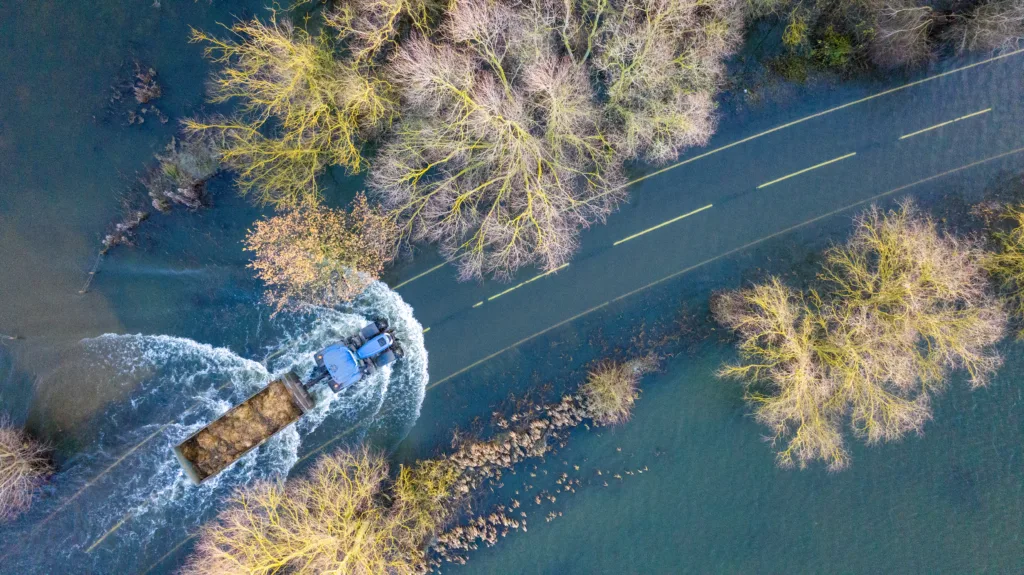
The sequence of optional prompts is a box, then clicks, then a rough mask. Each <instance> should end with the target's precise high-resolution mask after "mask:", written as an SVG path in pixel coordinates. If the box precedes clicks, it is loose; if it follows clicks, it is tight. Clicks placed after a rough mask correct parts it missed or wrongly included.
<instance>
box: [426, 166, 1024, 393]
mask: <svg viewBox="0 0 1024 575" xmlns="http://www.w3.org/2000/svg"><path fill="white" fill-rule="evenodd" d="M1021 152H1024V148H1017V149H1016V150H1010V151H1009V152H1003V153H1002V154H997V155H995V156H992V157H989V158H985V159H984V160H978V161H976V162H971V163H970V164H966V165H963V166H960V167H959V168H953V169H952V170H947V171H945V172H942V173H940V174H935V175H934V176H929V177H927V178H924V179H921V180H918V181H916V182H912V183H909V184H904V185H902V186H900V187H898V188H893V189H891V190H889V191H887V192H883V193H881V194H878V195H876V196H872V197H870V198H868V199H866V200H861V201H859V202H855V203H852V204H850V205H848V206H844V207H842V208H838V209H835V210H832V211H831V212H828V213H827V214H822V215H820V216H817V217H814V218H811V219H809V220H807V221H805V222H801V223H799V224H796V225H793V226H790V227H788V228H786V229H784V230H782V231H778V232H775V233H773V234H771V235H767V236H764V237H763V238H760V239H757V240H754V241H752V242H750V243H747V244H744V245H742V246H740V247H738V248H734V249H731V250H729V251H727V252H724V253H721V254H719V255H717V256H715V257H713V258H709V259H706V260H704V261H702V262H700V263H698V264H695V265H692V266H690V267H687V268H684V269H682V270H679V271H677V272H675V273H672V274H669V275H667V276H665V277H663V278H661V279H659V280H655V281H653V282H651V283H649V284H647V285H645V286H641V287H639V288H637V289H635V290H633V291H630V292H627V293H624V294H622V295H620V296H618V297H615V298H613V299H610V300H608V301H606V302H604V303H602V304H598V305H596V306H594V307H592V308H590V309H588V310H586V311H582V312H580V313H578V314H576V315H574V316H572V317H570V318H569V319H565V320H562V321H560V322H558V323H556V324H555V325H552V326H551V327H548V328H545V329H542V330H541V331H538V332H537V333H535V334H533V335H529V336H527V337H524V338H523V339H521V340H519V341H517V342H515V343H513V344H512V345H510V346H508V347H505V348H503V349H500V350H498V351H496V352H494V353H492V354H490V355H488V356H487V357H484V358H483V359H480V360H477V361H475V362H473V363H471V364H469V365H467V366H466V367H464V368H462V369H460V370H458V371H456V372H455V373H452V374H451V375H448V376H447V377H443V378H441V379H439V380H437V381H435V382H434V383H432V384H430V385H428V386H427V390H431V389H433V388H435V387H437V386H439V385H441V384H442V383H445V382H446V381H449V380H451V379H452V378H453V377H456V376H459V375H462V374H463V373H465V372H467V371H469V370H471V369H473V368H474V367H476V366H478V365H480V364H482V363H484V362H486V361H488V360H491V359H493V358H495V357H498V356H499V355H501V354H503V353H505V352H506V351H509V350H511V349H514V348H516V347H519V346H520V345H522V344H524V343H526V342H528V341H530V340H532V339H535V338H537V337H540V336H542V335H544V334H545V333H547V332H549V331H551V330H553V329H556V328H559V327H561V326H563V325H565V324H567V323H569V322H571V321H574V320H577V319H579V318H581V317H583V316H585V315H588V314H591V313H593V312H595V311H597V310H599V309H601V308H603V307H606V306H608V305H610V304H612V303H615V302H617V301H620V300H623V299H625V298H628V297H629V296H632V295H635V294H637V293H639V292H641V291H644V290H647V289H650V288H652V287H654V286H656V285H658V284H660V283H663V282H666V281H668V280H670V279H673V278H675V277H678V276H681V275H683V274H686V273H689V272H691V271H693V270H695V269H697V268H701V267H703V266H706V265H708V264H710V263H713V262H716V261H718V260H720V259H722V258H726V257H729V256H731V255H733V254H735V253H737V252H741V251H743V250H746V249H748V248H751V247H754V246H756V245H758V244H760V243H763V242H766V241H768V240H770V239H773V238H777V237H779V236H781V235H784V234H788V233H789V232H792V231H794V230H798V229H800V228H802V227H804V226H808V225H811V224H813V223H815V222H818V221H821V220H823V219H825V218H829V217H832V216H834V215H836V214H839V213H842V212H845V211H847V210H850V209H853V208H856V207H858V206H862V205H864V204H866V203H869V202H873V201H875V200H878V199H881V198H884V197H886V196H890V195H892V194H896V193H899V192H902V191H903V190H906V189H909V188H912V187H914V186H918V185H921V184H923V183H926V182H930V181H932V180H937V179H939V178H942V177H945V176H948V175H950V174H955V173H957V172H960V171H963V170H966V169H968V168H973V167H975V166H979V165H981V164H985V163H987V162H992V161H994V160H998V159H1000V158H1005V157H1006V156H1012V155H1014V154H1019V153H1021Z"/></svg>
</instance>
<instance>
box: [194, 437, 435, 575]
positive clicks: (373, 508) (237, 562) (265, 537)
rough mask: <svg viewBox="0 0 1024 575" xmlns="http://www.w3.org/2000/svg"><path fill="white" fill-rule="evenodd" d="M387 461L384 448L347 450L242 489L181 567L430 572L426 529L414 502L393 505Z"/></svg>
mask: <svg viewBox="0 0 1024 575" xmlns="http://www.w3.org/2000/svg"><path fill="white" fill-rule="evenodd" d="M388 469H389V467H388V463H387V460H386V459H385V458H384V457H383V456H382V455H381V454H379V453H375V452H372V451H369V450H367V449H365V448H364V449H356V450H352V451H348V450H341V451H338V452H336V453H334V454H332V455H330V456H327V457H323V458H321V459H320V460H319V461H318V462H317V464H316V466H315V467H314V468H313V470H312V472H310V473H309V475H307V476H305V477H301V478H297V479H292V480H290V481H288V482H286V483H274V482H264V483H259V484H256V485H253V486H250V487H244V488H242V489H240V490H238V491H237V492H236V493H235V494H234V495H233V496H232V497H231V498H230V499H229V501H228V504H227V507H226V508H225V509H224V510H223V511H221V513H220V514H219V515H218V517H217V519H216V521H214V522H213V523H212V524H209V525H207V526H206V527H204V528H203V530H202V533H201V534H200V537H199V543H198V545H197V547H196V551H195V554H194V555H193V556H192V557H191V558H190V560H189V562H188V563H187V564H186V565H185V567H184V569H183V570H182V573H185V574H195V575H200V574H202V575H234V574H238V575H243V574H244V575H271V574H275V573H295V574H299V573H307V574H320V573H344V574H347V575H381V574H384V573H387V574H390V575H412V574H416V573H422V572H424V571H425V564H426V563H425V562H426V559H425V555H424V546H425V543H426V536H427V534H426V533H425V532H424V531H423V529H422V527H421V526H420V524H419V523H418V521H419V515H418V513H417V512H416V510H415V509H413V507H414V506H412V505H405V504H399V503H397V502H396V503H395V504H392V505H387V500H388V486H389V481H390V480H389V476H388Z"/></svg>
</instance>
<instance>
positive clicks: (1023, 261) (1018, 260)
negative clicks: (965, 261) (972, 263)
mask: <svg viewBox="0 0 1024 575" xmlns="http://www.w3.org/2000/svg"><path fill="white" fill-rule="evenodd" d="M1002 216H1003V220H1004V221H1005V222H1008V223H1009V224H1010V228H1009V229H1008V230H1004V231H996V232H994V234H993V236H994V238H995V243H996V251H995V252H994V253H990V254H988V255H987V256H986V257H985V259H984V260H983V262H982V265H983V266H984V267H985V269H986V270H988V272H989V274H991V275H992V277H993V278H995V280H996V282H997V283H998V286H999V288H998V289H999V292H1000V294H1001V295H1002V296H1003V297H1004V298H1005V299H1006V301H1007V305H1008V307H1009V310H1010V313H1011V314H1012V315H1013V317H1014V319H1015V320H1016V321H1017V322H1018V323H1019V322H1021V321H1024V205H1015V206H1014V205H1011V206H1007V207H1006V208H1005V209H1004V211H1003V213H1002ZM1017 337H1018V338H1024V327H1021V328H1020V330H1019V331H1018V332H1017Z"/></svg>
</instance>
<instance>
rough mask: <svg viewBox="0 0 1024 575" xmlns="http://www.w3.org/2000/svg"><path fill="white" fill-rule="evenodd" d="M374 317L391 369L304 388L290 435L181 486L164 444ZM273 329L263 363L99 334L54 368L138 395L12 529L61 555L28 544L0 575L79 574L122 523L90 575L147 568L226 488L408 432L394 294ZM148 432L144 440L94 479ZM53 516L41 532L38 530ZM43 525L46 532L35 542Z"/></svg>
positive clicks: (412, 376)
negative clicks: (334, 386)
mask: <svg viewBox="0 0 1024 575" xmlns="http://www.w3.org/2000/svg"><path fill="white" fill-rule="evenodd" d="M376 317H386V318H388V320H389V321H390V322H391V325H392V326H393V328H394V329H395V334H396V337H397V339H398V340H399V341H401V342H402V344H403V347H404V349H405V351H406V354H405V357H404V358H403V359H402V360H401V361H399V362H397V363H396V364H394V365H393V366H389V367H385V368H383V369H382V370H380V371H378V372H377V373H376V374H374V375H373V376H371V377H369V378H368V379H366V380H364V381H363V382H361V383H360V384H359V385H357V386H356V388H355V389H354V391H350V392H349V393H348V394H343V395H336V394H334V393H333V392H331V391H330V390H329V389H328V388H327V386H325V385H319V386H317V387H316V388H315V389H314V390H313V394H314V396H315V397H316V400H317V405H316V407H315V408H314V409H313V410H312V411H310V412H309V413H307V414H306V415H305V416H304V417H303V418H302V419H300V420H299V421H298V422H297V423H296V424H295V425H292V426H290V427H288V428H287V429H285V430H283V431H282V432H280V433H279V434H277V435H276V436H275V437H274V438H273V439H271V440H270V441H268V442H267V443H265V444H264V445H263V446H261V447H260V448H258V449H256V450H253V451H252V452H250V453H249V454H248V455H246V456H245V457H243V458H242V459H241V460H240V461H238V462H237V463H236V464H235V465H233V466H231V467H230V468H229V469H227V470H225V471H224V472H223V473H221V474H220V475H219V476H217V477H215V478H213V479H211V480H209V481H208V482H206V483H205V484H203V485H202V486H198V487H197V486H194V485H192V484H191V483H190V482H189V481H188V479H187V478H186V477H185V474H184V472H183V471H182V470H181V468H180V466H179V465H178V463H177V460H176V459H175V458H174V456H173V454H172V451H171V449H172V447H173V446H174V445H176V444H177V443H179V442H180V441H182V440H184V439H185V438H187V437H188V436H190V435H191V434H193V433H195V432H196V431H198V430H199V429H201V428H202V427H203V426H204V425H206V424H207V423H209V422H210V421H212V420H213V419H215V418H216V417H217V416H219V415H220V414H222V413H224V412H225V411H227V410H228V409H230V408H231V407H232V406H233V405H235V404H237V403H238V402H239V401H241V400H242V399H244V398H246V397H248V396H249V395H251V394H253V393H255V392H256V391H257V390H259V389H260V388H261V387H263V386H264V385H266V383H267V382H268V381H270V380H271V379H273V378H274V377H276V376H279V375H281V374H283V373H286V372H287V371H289V370H295V372H296V373H298V374H299V375H300V376H305V375H306V374H308V373H309V371H310V370H311V369H312V368H313V353H314V352H316V351H317V350H319V349H321V348H323V347H325V346H326V345H328V344H330V343H333V342H334V341H337V340H339V339H342V338H345V337H348V336H349V335H351V334H352V333H354V332H356V331H357V330H359V328H361V327H363V326H364V325H366V323H367V322H368V320H370V319H372V318H376ZM278 322H279V323H280V324H282V325H283V326H285V331H286V335H285V337H284V340H283V341H282V342H280V344H279V345H277V346H275V348H276V349H275V351H273V353H272V354H271V355H270V356H269V358H270V359H269V361H266V362H265V363H260V362H257V361H253V360H250V359H246V358H243V357H240V356H238V355H237V354H235V353H234V352H232V351H231V350H229V349H225V348H215V347H212V346H209V345H207V344H203V343H199V342H196V341H193V340H191V339H185V338H179V337H172V336H167V335H119V334H106V335H102V336H99V337H96V338H91V339H86V340H83V341H82V342H81V343H80V344H79V345H78V346H77V349H76V350H75V352H74V353H71V354H68V355H67V356H66V358H65V359H62V362H61V365H59V366H57V367H56V369H55V373H56V374H58V375H65V376H70V375H71V374H73V373H75V372H79V373H81V372H83V371H87V370H88V371H99V372H101V373H107V374H111V375H112V378H111V380H110V381H109V382H108V385H112V386H131V385H136V384H137V387H136V389H134V391H132V392H131V395H130V398H129V399H128V400H126V401H124V402H122V403H120V404H119V405H117V406H116V407H114V408H112V409H110V410H109V411H108V412H107V414H106V415H105V417H104V419H103V421H102V422H101V423H100V424H99V427H100V432H99V436H100V440H99V441H98V443H97V445H96V446H94V447H91V448H86V449H84V450H83V453H82V454H81V455H79V456H76V458H75V459H74V460H72V461H71V462H69V463H68V465H66V466H65V468H66V471H64V472H62V473H60V474H58V476H57V477H56V478H55V480H54V482H53V488H52V489H51V491H52V493H51V494H50V497H48V498H47V499H45V500H44V501H42V502H40V504H39V505H37V506H36V508H35V509H33V511H32V513H31V515H30V516H28V517H26V518H24V519H23V520H21V521H19V522H18V524H16V527H18V526H20V527H21V532H22V534H26V535H31V541H33V542H34V543H43V542H49V543H51V544H52V543H60V547H59V549H61V550H62V551H61V552H60V553H58V554H48V555H47V560H46V561H45V563H46V565H43V564H42V563H43V562H41V561H40V559H42V555H43V554H42V553H41V550H40V548H39V547H38V546H36V545H29V546H28V547H26V548H25V549H24V550H19V553H18V554H19V555H22V556H21V557H16V558H15V559H14V562H15V563H7V564H6V565H4V566H2V567H0V571H2V572H4V573H6V572H7V571H6V569H8V568H11V567H14V565H15V564H18V572H20V573H27V572H51V571H52V570H54V569H60V568H62V567H61V566H63V567H66V566H67V565H68V564H76V565H80V564H81V561H82V560H83V559H82V556H83V552H84V551H86V550H87V549H88V548H89V547H90V546H91V545H92V544H93V543H94V542H95V541H96V540H97V539H98V538H99V537H101V536H103V534H104V533H106V532H107V531H108V530H109V529H110V528H111V527H113V526H115V525H117V523H118V522H119V521H121V520H122V519H125V518H126V517H127V520H126V521H125V522H124V524H123V525H122V526H121V527H120V528H119V529H118V530H117V531H116V532H115V533H113V534H111V535H110V536H109V537H108V538H107V539H106V540H104V541H103V543H102V545H98V546H97V547H96V549H95V550H93V551H92V552H91V553H89V555H88V556H87V557H88V559H87V561H88V563H89V564H92V565H93V566H94V567H95V568H97V569H100V568H101V567H100V566H99V565H100V564H102V563H106V561H105V560H111V561H110V562H111V563H115V562H116V563H117V564H119V565H126V564H128V565H133V564H136V561H137V560H138V557H139V556H140V555H142V554H143V551H145V553H144V555H145V556H147V557H154V556H155V557H159V556H160V555H162V554H163V553H162V552H161V553H157V552H156V550H163V552H166V551H167V550H169V549H170V548H172V547H173V546H174V545H175V544H176V543H177V542H178V541H179V540H180V539H181V538H183V537H185V536H187V534H190V533H191V532H194V529H195V527H196V526H197V525H198V524H199V523H201V522H202V520H204V519H207V518H209V517H210V516H212V515H213V513H215V511H216V503H217V502H218V501H219V500H221V499H222V498H223V497H224V496H226V495H227V494H229V493H230V492H231V490H232V489H234V488H236V487H238V486H241V485H246V484H249V483H252V482H253V481H256V480H259V479H269V478H281V477H284V476H286V475H287V474H288V472H289V471H290V470H291V469H292V467H293V466H295V464H296V463H297V462H298V461H300V458H301V457H303V456H304V455H305V454H307V453H309V452H311V451H312V450H314V449H316V448H317V447H319V446H321V445H323V443H325V442H326V441H328V440H330V439H332V438H334V437H336V436H338V435H339V434H345V436H346V438H352V439H357V440H358V439H361V438H363V437H364V436H366V435H367V434H368V433H372V434H373V435H374V437H385V438H390V442H394V441H397V440H399V439H401V438H402V437H403V436H404V435H405V433H407V432H408V429H409V428H411V426H412V425H413V424H414V423H415V421H416V419H417V418H418V417H419V412H420V404H421V403H422V401H423V397H424V394H425V389H426V384H427V377H428V376H427V353H426V350H425V349H424V346H423V328H422V326H421V325H420V324H419V322H417V321H416V319H415V318H414V317H413V313H412V308H411V307H409V306H408V305H407V304H406V303H405V302H404V301H402V299H401V298H400V297H399V296H398V294H397V293H395V292H393V291H391V290H390V289H389V288H388V287H387V286H386V285H385V284H383V283H380V282H377V283H374V284H373V285H371V286H370V288H369V289H368V290H367V291H366V292H365V293H364V294H363V295H362V296H361V297H360V298H358V300H357V301H355V302H354V303H353V305H352V306H351V307H350V308H348V309H347V310H345V311H336V310H330V309H323V308H319V309H316V310H315V311H313V312H310V313H305V314H287V313H282V314H281V315H280V316H279V319H278ZM221 388H223V389H221ZM318 430H319V433H315V432H317V431H318ZM153 434H156V435H155V437H154V438H153V439H152V440H150V441H148V442H146V443H144V444H143V445H142V446H141V447H139V448H138V449H137V450H136V451H134V452H132V453H131V454H130V455H129V456H128V457H127V458H125V459H124V460H123V461H122V462H120V463H119V464H118V465H117V466H116V467H114V468H113V469H111V470H110V472H109V473H106V474H102V475H101V473H102V472H103V470H104V469H106V468H107V467H109V466H110V465H111V464H112V463H114V462H115V461H117V459H118V458H120V457H121V456H122V455H123V454H124V453H126V452H128V450H130V449H132V446H134V445H137V444H138V443H139V442H141V441H143V440H144V439H146V438H148V437H150V436H151V435H153ZM311 437H315V438H316V440H310V438H311ZM94 478H95V479H94ZM85 486H88V489H87V490H86V491H84V492H83V493H82V495H81V496H80V497H78V498H77V499H76V500H74V502H73V503H72V504H71V505H68V506H67V507H66V508H63V509H62V508H61V506H62V505H64V504H65V502H66V500H67V498H69V497H71V496H72V495H73V494H74V493H76V492H77V491H78V490H79V489H81V488H83V487H85ZM51 515H52V516H53V517H52V520H50V521H46V519H47V517H49V516H51ZM42 521H46V523H45V525H44V526H43V529H41V530H40V529H39V527H38V525H39V523H40V522H42ZM32 530H34V531H32ZM18 534H19V533H18V532H17V531H15V533H14V534H13V535H14V536H15V537H11V538H8V536H5V537H4V540H8V541H13V540H14V539H15V538H16V536H17V535H18ZM8 551H9V549H3V551H2V552H3V553H7V552H8ZM25 552H27V553H25ZM117 557H120V558H119V559H116V558H117ZM133 557H134V558H136V560H135V561H133V560H131V559H130V558H133ZM142 568H143V569H144V568H145V566H142Z"/></svg>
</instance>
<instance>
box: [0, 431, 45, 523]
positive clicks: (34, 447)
mask: <svg viewBox="0 0 1024 575" xmlns="http://www.w3.org/2000/svg"><path fill="white" fill-rule="evenodd" d="M52 471H53V468H52V466H51V463H50V459H49V457H48V456H47V449H46V448H45V447H44V446H43V445H42V444H41V443H39V442H38V441H36V440H34V439H32V438H31V437H29V436H28V435H27V434H26V433H25V432H24V431H23V430H21V429H18V428H16V427H14V426H13V425H12V424H11V422H10V421H9V420H7V419H5V418H0V522H3V521H8V520H10V519H14V518H15V517H17V516H18V515H20V514H22V513H23V512H25V511H26V510H27V509H28V508H29V507H30V506H31V505H32V499H33V498H34V497H35V495H36V493H37V492H38V490H39V488H40V487H41V486H42V485H43V483H45V482H46V480H47V478H48V477H49V476H50V474H51V473H52Z"/></svg>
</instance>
